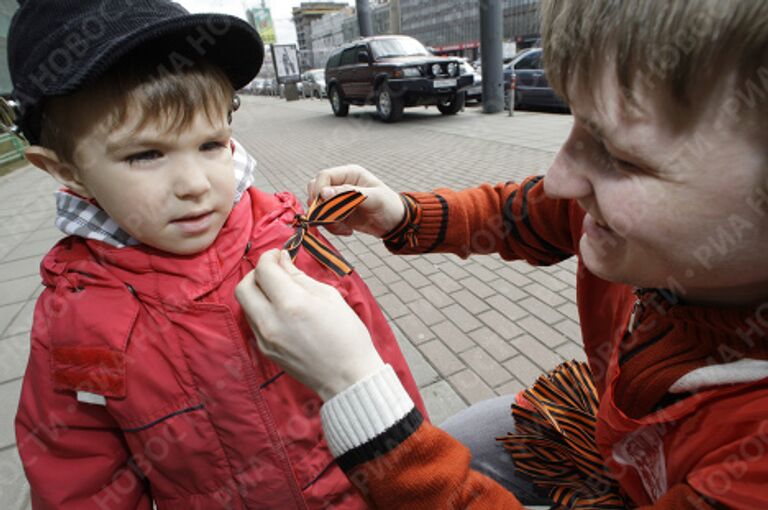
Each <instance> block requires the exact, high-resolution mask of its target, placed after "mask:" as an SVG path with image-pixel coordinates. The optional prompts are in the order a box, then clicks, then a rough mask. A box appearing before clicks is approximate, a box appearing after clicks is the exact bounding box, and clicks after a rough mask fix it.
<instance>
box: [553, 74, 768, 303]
mask: <svg viewBox="0 0 768 510" xmlns="http://www.w3.org/2000/svg"><path fill="white" fill-rule="evenodd" d="M734 81H735V80H734ZM573 97H574V99H573V103H574V104H572V105H571V106H572V110H573V113H574V117H575V123H574V126H573V129H572V131H571V134H570V136H569V138H568V140H567V141H566V143H565V145H564V146H563V148H562V149H561V150H560V152H559V153H558V155H557V157H556V159H555V161H554V163H553V164H552V167H551V168H550V169H549V171H548V173H547V177H546V179H545V189H546V192H547V193H548V194H549V195H550V196H552V197H558V198H569V199H575V200H577V201H578V202H579V204H580V205H581V207H583V208H584V210H585V211H586V212H587V216H586V218H585V220H584V234H583V235H582V237H581V239H580V251H581V256H582V258H583V261H584V264H585V265H586V267H587V268H588V269H589V270H590V271H591V272H592V273H594V274H595V275H597V276H599V277H601V278H603V279H606V280H611V281H617V282H623V283H627V284H631V285H635V286H639V287H655V288H667V289H671V290H673V291H674V292H676V293H678V294H679V295H680V297H682V298H683V299H686V300H689V301H691V302H701V303H718V304H727V303H733V304H737V303H741V304H745V303H754V302H758V301H759V300H762V299H765V298H768V263H766V260H768V259H767V258H766V248H768V157H767V156H766V150H765V147H764V143H763V144H760V143H759V141H758V140H757V137H756V136H747V135H750V134H752V135H754V133H755V130H756V129H755V128H751V127H750V128H744V127H743V126H740V122H739V119H734V118H732V117H729V116H728V115H727V114H726V113H727V112H724V111H722V110H719V109H718V107H719V105H721V104H724V102H723V101H722V99H724V98H723V97H717V96H713V97H712V99H711V100H710V101H709V104H706V105H703V104H702V105H698V106H693V107H692V108H696V107H698V108H706V109H705V110H702V114H701V115H700V116H698V117H696V118H695V119H694V117H693V116H691V115H690V114H688V115H689V117H686V118H683V119H679V120H682V121H683V123H682V124H683V125H685V126H687V127H685V128H684V129H681V130H675V129H672V126H671V125H670V123H669V122H668V121H667V120H666V119H668V118H669V117H668V115H666V116H665V115H664V114H663V113H667V112H669V110H665V106H664V104H663V103H662V102H659V101H650V100H648V98H649V97H651V96H650V95H647V94H646V95H645V96H644V95H642V94H640V95H639V96H638V98H637V99H638V100H637V102H638V103H639V105H640V106H639V107H638V108H622V107H621V106H620V105H621V104H622V102H621V95H620V91H619V88H618V86H617V84H616V83H615V80H613V79H612V78H611V77H609V75H608V74H607V73H606V76H605V77H603V79H602V81H601V88H600V98H601V99H600V100H599V101H597V104H596V103H595V101H592V100H591V99H588V98H585V97H584V95H582V96H579V95H574V96H573ZM667 106H670V105H667ZM681 115H685V114H684V113H681ZM754 115H755V112H749V111H745V116H751V117H754ZM686 120H688V122H687V123H686V122H685V121H686ZM743 121H744V119H742V122H741V124H742V125H743V124H744V122H743Z"/></svg>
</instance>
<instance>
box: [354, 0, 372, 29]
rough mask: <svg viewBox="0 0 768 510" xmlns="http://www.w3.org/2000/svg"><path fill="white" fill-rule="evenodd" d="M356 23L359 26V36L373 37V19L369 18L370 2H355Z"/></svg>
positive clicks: (367, 0)
mask: <svg viewBox="0 0 768 510" xmlns="http://www.w3.org/2000/svg"><path fill="white" fill-rule="evenodd" d="M357 22H358V24H359V25H360V36H361V37H370V36H372V35H373V18H371V1H370V0H357Z"/></svg>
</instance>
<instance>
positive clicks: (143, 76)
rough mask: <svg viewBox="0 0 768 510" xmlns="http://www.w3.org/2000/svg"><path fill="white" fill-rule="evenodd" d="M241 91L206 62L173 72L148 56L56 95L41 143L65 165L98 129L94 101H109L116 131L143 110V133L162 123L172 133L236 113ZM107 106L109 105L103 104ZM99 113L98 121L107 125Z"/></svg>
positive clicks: (130, 60) (45, 116)
mask: <svg viewBox="0 0 768 510" xmlns="http://www.w3.org/2000/svg"><path fill="white" fill-rule="evenodd" d="M234 94H235V91H234V89H233V87H232V83H231V81H230V80H229V78H228V77H227V75H226V74H225V73H224V71H222V70H221V69H219V68H218V67H216V66H214V65H213V64H210V63H208V62H206V61H196V62H191V61H187V62H186V65H183V66H180V67H178V68H173V70H172V71H169V67H168V66H165V65H159V64H158V63H157V62H156V61H153V60H152V59H147V58H146V55H137V56H134V57H132V58H127V59H124V60H122V61H121V62H120V63H118V64H117V65H115V66H113V67H112V68H111V69H110V70H109V71H108V72H107V73H105V75H104V76H102V77H101V78H100V79H99V80H97V81H95V82H94V83H92V84H90V85H88V86H86V87H84V88H83V89H81V90H79V91H77V92H76V93H74V94H71V95H68V96H61V97H54V98H49V99H48V100H46V102H45V104H44V105H43V113H42V126H41V133H40V145H42V146H43V147H46V148H48V149H51V150H52V151H54V152H55V153H56V154H57V156H58V157H59V158H60V159H61V160H62V161H64V162H67V163H72V164H74V163H75V150H76V148H77V142H78V139H79V138H80V137H81V136H82V135H83V134H84V133H86V132H87V131H88V129H90V128H91V127H92V126H91V125H88V122H87V121H86V119H91V120H92V121H93V115H84V112H86V111H87V112H88V113H90V114H93V112H92V111H89V110H88V109H89V108H91V109H92V108H94V106H93V102H94V101H93V98H94V97H100V98H106V99H107V100H106V103H108V109H107V110H106V111H101V110H100V111H99V112H98V114H99V115H102V114H103V115H106V116H108V119H106V120H108V121H109V122H110V123H111V126H112V127H113V128H116V127H118V126H120V125H122V124H123V123H124V122H125V121H126V120H127V117H128V115H129V114H130V113H132V112H133V110H132V109H134V110H135V109H138V112H139V115H140V121H139V122H138V124H137V125H136V126H135V127H136V128H137V129H141V128H142V127H144V126H146V125H147V124H148V123H150V122H156V123H158V124H159V125H160V126H162V127H163V128H164V129H166V130H167V131H178V130H182V129H185V128H187V127H189V126H190V125H191V124H192V122H194V120H195V117H196V116H197V115H198V114H199V113H203V114H205V116H206V117H207V119H208V121H209V122H211V123H213V122H214V120H215V119H217V117H219V116H221V115H226V114H227V113H228V112H231V111H232V105H233V98H234ZM102 102H104V101H102ZM99 115H97V116H96V117H97V119H96V120H97V121H104V120H105V119H104V117H103V116H101V117H100V116H99Z"/></svg>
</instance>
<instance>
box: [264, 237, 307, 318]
mask: <svg viewBox="0 0 768 510" xmlns="http://www.w3.org/2000/svg"><path fill="white" fill-rule="evenodd" d="M253 274H254V279H255V282H256V284H257V285H258V286H259V287H260V288H261V291H262V292H263V293H264V296H265V297H266V298H267V299H268V300H269V301H270V302H271V303H273V304H274V306H276V307H278V308H280V307H285V306H286V304H290V303H292V302H294V301H295V300H297V299H299V300H300V299H301V292H302V288H301V287H300V286H299V285H298V284H297V283H296V282H295V281H294V280H293V278H292V276H291V275H289V274H288V273H287V272H286V271H285V269H284V268H283V266H282V265H281V264H280V250H277V249H274V250H269V251H267V252H264V254H262V256H261V257H260V258H259V262H258V263H257V264H256V269H255V270H254V273H253Z"/></svg>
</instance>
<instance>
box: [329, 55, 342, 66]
mask: <svg viewBox="0 0 768 510" xmlns="http://www.w3.org/2000/svg"><path fill="white" fill-rule="evenodd" d="M340 61H341V52H340V51H337V52H336V53H334V54H333V55H331V56H330V58H329V59H328V64H326V65H327V66H328V67H339V62H340Z"/></svg>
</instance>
